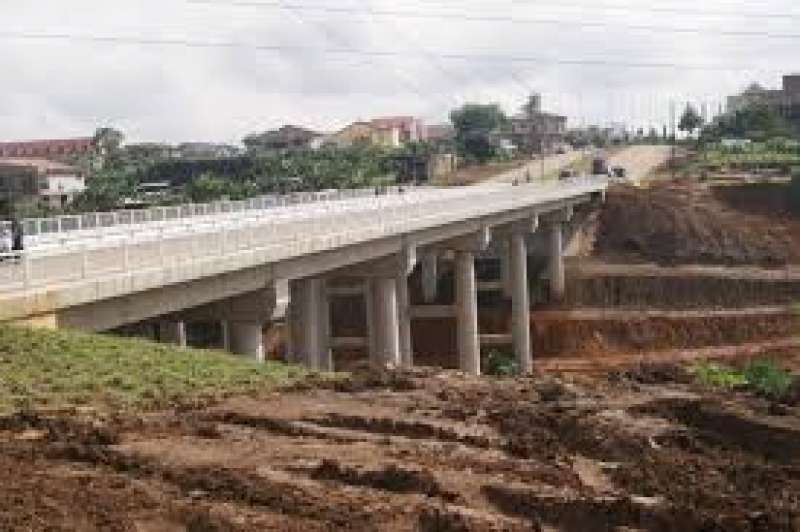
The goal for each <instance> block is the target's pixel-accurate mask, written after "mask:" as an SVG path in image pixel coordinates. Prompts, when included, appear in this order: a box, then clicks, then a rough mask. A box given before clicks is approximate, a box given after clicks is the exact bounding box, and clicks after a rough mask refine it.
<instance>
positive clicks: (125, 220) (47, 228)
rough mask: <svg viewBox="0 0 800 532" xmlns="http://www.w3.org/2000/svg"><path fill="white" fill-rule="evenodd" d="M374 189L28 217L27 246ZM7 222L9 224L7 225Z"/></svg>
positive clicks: (350, 195) (355, 195)
mask: <svg viewBox="0 0 800 532" xmlns="http://www.w3.org/2000/svg"><path fill="white" fill-rule="evenodd" d="M406 190H407V188H402V187H387V188H383V189H381V191H380V192H381V194H386V195H394V194H398V193H401V191H402V192H405V191H406ZM374 195H375V190H374V189H346V190H330V191H322V192H300V193H295V194H289V195H283V196H278V195H267V196H260V197H257V198H251V199H247V200H242V201H217V202H212V203H190V204H183V205H174V206H167V207H153V208H150V209H137V210H118V211H109V212H91V213H84V214H75V215H65V216H55V217H51V218H28V219H25V220H23V221H22V227H23V233H24V235H25V237H26V247H31V246H34V247H35V246H37V245H39V244H43V243H44V244H46V243H48V242H52V241H56V242H60V241H61V237H62V236H63V234H64V233H70V232H73V231H84V230H98V229H107V228H111V227H116V226H120V225H125V226H128V225H137V224H147V223H154V222H155V223H158V222H169V221H173V220H184V219H188V218H194V217H202V216H214V215H220V214H230V213H243V212H250V211H261V210H266V209H271V208H275V207H285V206H289V205H296V204H306V203H314V202H320V201H341V200H346V199H353V198H358V197H366V196H374ZM4 223H7V222H4Z"/></svg>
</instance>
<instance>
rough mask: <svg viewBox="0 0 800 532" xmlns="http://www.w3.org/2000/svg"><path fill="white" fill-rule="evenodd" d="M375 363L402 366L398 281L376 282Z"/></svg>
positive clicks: (374, 306) (387, 279) (374, 307)
mask: <svg viewBox="0 0 800 532" xmlns="http://www.w3.org/2000/svg"><path fill="white" fill-rule="evenodd" d="M373 295H374V299H373V303H372V304H373V309H374V311H375V315H374V317H373V324H374V325H375V333H376V334H375V348H376V353H375V361H376V362H379V363H380V364H381V365H391V366H395V367H398V366H400V324H399V319H398V306H397V280H396V279H394V278H380V279H375V280H374V290H373Z"/></svg>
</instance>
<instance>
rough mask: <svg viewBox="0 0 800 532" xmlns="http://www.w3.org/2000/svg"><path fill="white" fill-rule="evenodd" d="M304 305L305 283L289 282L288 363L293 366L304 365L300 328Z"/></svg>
mask: <svg viewBox="0 0 800 532" xmlns="http://www.w3.org/2000/svg"><path fill="white" fill-rule="evenodd" d="M302 305H303V283H302V281H299V280H291V281H289V305H288V307H287V308H286V361H287V362H290V363H293V364H302V363H303V361H302V359H301V356H302V354H303V353H305V348H304V347H303V334H302V331H301V327H300V325H301V322H300V309H301V307H302Z"/></svg>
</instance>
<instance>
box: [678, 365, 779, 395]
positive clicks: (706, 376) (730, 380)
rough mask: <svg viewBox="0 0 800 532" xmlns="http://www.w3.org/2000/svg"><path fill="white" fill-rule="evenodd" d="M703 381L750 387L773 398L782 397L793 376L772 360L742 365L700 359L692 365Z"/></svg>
mask: <svg viewBox="0 0 800 532" xmlns="http://www.w3.org/2000/svg"><path fill="white" fill-rule="evenodd" d="M690 371H691V372H692V373H693V374H694V376H695V378H696V379H697V380H698V382H700V383H701V384H704V385H706V386H710V387H714V388H725V389H730V388H748V389H750V390H753V391H754V392H756V393H757V394H759V395H762V396H764V397H768V398H770V399H775V400H780V399H781V398H783V397H784V396H785V395H786V394H787V392H788V391H789V389H790V388H791V386H792V383H793V382H794V376H793V375H792V374H791V373H790V372H789V371H787V370H785V369H783V368H781V367H780V366H778V365H777V364H776V363H775V362H773V361H772V360H754V361H751V362H749V363H748V364H747V365H745V366H744V367H743V368H741V369H740V368H735V367H732V366H727V365H725V364H717V363H714V362H699V363H697V364H695V365H694V366H692V367H691V368H690Z"/></svg>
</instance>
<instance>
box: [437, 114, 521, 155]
mask: <svg viewBox="0 0 800 532" xmlns="http://www.w3.org/2000/svg"><path fill="white" fill-rule="evenodd" d="M450 121H451V122H452V123H453V127H454V128H455V130H456V143H457V145H458V149H459V151H460V152H461V154H462V155H464V156H466V157H467V158H469V159H473V160H477V161H479V162H482V163H483V162H486V161H488V160H490V159H492V158H494V157H496V156H497V153H498V147H499V135H500V133H501V132H502V131H503V129H504V128H505V127H506V124H507V123H508V119H507V117H506V115H505V113H504V112H503V110H502V109H501V108H500V106H499V105H498V104H475V103H468V104H465V105H464V106H462V107H460V108H458V109H455V110H453V111H452V112H451V113H450Z"/></svg>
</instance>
